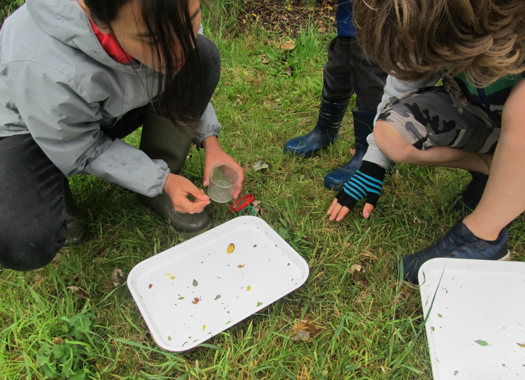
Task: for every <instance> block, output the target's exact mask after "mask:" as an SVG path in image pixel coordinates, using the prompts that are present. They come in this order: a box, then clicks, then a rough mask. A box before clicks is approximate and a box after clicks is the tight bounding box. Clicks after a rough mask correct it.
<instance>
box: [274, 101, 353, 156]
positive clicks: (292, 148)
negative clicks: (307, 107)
mask: <svg viewBox="0 0 525 380" xmlns="http://www.w3.org/2000/svg"><path fill="white" fill-rule="evenodd" d="M349 102H350V98H328V97H326V96H324V95H323V96H322V97H321V107H320V109H319V117H318V119H317V124H316V125H315V127H314V129H312V130H311V131H310V132H308V133H307V134H306V135H303V136H299V137H295V138H293V139H291V140H289V141H288V142H287V143H286V144H285V145H284V152H285V153H287V152H290V153H292V154H295V155H297V156H304V157H310V156H312V155H313V154H314V153H315V152H317V151H318V150H320V149H323V148H326V147H327V146H328V145H330V144H331V143H333V142H334V141H335V140H336V139H337V138H338V137H339V127H340V126H341V123H342V121H343V117H344V116H345V113H346V109H347V108H348V103H349Z"/></svg>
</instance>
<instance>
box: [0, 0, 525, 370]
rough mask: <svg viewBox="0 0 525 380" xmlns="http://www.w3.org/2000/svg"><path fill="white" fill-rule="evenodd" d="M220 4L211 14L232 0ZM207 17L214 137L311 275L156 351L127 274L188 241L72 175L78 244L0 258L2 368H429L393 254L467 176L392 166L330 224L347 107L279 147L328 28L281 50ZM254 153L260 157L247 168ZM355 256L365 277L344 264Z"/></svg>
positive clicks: (426, 233)
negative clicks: (307, 328)
mask: <svg viewBox="0 0 525 380" xmlns="http://www.w3.org/2000/svg"><path fill="white" fill-rule="evenodd" d="M221 4H223V5H224V7H223V10H222V12H224V11H226V10H229V9H232V7H231V6H230V5H231V4H235V3H234V2H231V3H227V2H224V3H221ZM235 9H237V12H239V11H240V10H239V9H238V8H235ZM219 11H220V9H219ZM215 20H216V19H215ZM206 24H207V25H210V24H211V25H212V26H207V28H206V32H207V34H208V35H210V36H211V37H212V39H213V40H214V41H216V43H217V45H218V47H219V49H220V51H221V53H222V62H223V72H222V78H221V82H220V84H219V87H218V89H217V91H216V93H215V95H214V99H213V102H214V105H215V108H216V110H217V113H218V116H219V120H220V121H221V123H222V125H223V132H222V135H221V143H222V146H223V148H224V149H225V150H226V151H227V152H229V153H230V154H232V155H233V156H234V157H235V158H236V159H237V160H238V162H239V163H240V164H241V165H242V166H243V167H244V169H245V174H246V180H245V185H244V190H243V194H245V193H248V192H251V193H253V194H255V196H256V199H257V200H258V201H260V202H261V207H262V215H261V217H262V218H263V219H264V220H265V221H266V222H267V223H268V224H270V225H271V226H272V227H273V228H274V229H275V230H276V231H277V232H278V233H279V234H280V235H281V236H282V237H283V238H284V239H285V240H287V241H288V242H289V243H290V244H291V245H292V246H293V247H294V248H295V249H296V250H297V251H298V252H299V253H300V254H301V255H302V256H303V257H304V258H305V260H306V261H307V262H308V264H309V267H310V276H309V279H308V280H307V282H306V283H305V284H304V285H303V286H302V287H301V288H299V289H298V290H297V291H295V292H293V293H292V294H290V295H288V296H286V297H284V298H283V299H281V300H279V301H277V302H275V303H274V304H273V305H271V306H270V307H268V308H266V309H264V310H262V311H261V312H258V313H257V314H256V315H254V316H252V317H250V318H248V319H246V320H244V321H242V322H241V323H239V324H237V325H235V326H233V327H232V328H230V329H228V330H227V331H225V332H223V333H220V334H219V335H217V336H215V337H213V338H212V339H210V340H209V341H207V342H206V343H205V344H202V345H201V346H199V347H197V348H195V349H193V350H191V351H188V352H185V353H171V352H167V351H164V350H162V349H160V348H159V347H158V346H157V345H156V344H155V343H154V341H153V340H152V338H151V336H150V335H149V333H148V329H147V326H146V325H145V323H144V321H143V319H142V317H141V315H140V313H139V311H138V309H137V307H136V305H135V303H134V301H133V300H132V298H131V296H130V293H129V291H128V289H127V287H126V284H125V276H126V275H127V273H129V271H130V270H131V268H133V266H135V265H136V264H138V263H139V262H140V261H142V260H144V259H146V258H148V257H151V256H152V255H154V254H156V253H158V252H161V251H163V250H165V249H167V248H169V247H171V246H173V245H175V244H178V243H180V242H182V241H184V240H186V239H188V236H186V235H183V234H180V233H178V232H176V231H175V230H173V229H172V228H170V227H169V226H167V225H166V224H165V223H164V222H163V221H162V220H160V219H159V218H158V217H157V216H156V215H154V214H152V213H151V212H149V211H148V210H146V209H144V208H143V207H141V206H140V205H139V203H138V202H137V200H136V198H135V195H134V194H133V193H131V192H129V191H127V190H125V189H123V188H120V187H118V186H115V185H112V184H109V183H107V182H104V181H102V180H99V179H96V178H92V177H77V178H73V179H72V180H71V183H72V188H73V193H74V194H75V198H76V200H77V202H78V204H79V206H80V207H81V209H82V210H84V212H85V214H86V218H87V220H88V221H89V227H90V239H89V240H88V241H86V242H85V243H83V244H81V245H79V246H74V247H65V248H63V249H62V250H61V251H60V253H59V254H58V256H57V258H56V259H55V260H54V261H53V263H51V264H50V265H48V266H46V267H45V268H42V269H39V270H36V271H32V272H28V273H18V272H14V271H10V270H2V269H0V294H2V299H1V300H0V377H1V378H6V379H18V378H31V379H47V378H69V379H83V378H85V379H127V378H136V379H176V378H180V379H230V378H231V379H252V378H254V379H339V378H345V379H427V378H431V369H430V359H429V356H428V351H427V346H426V344H427V343H426V339H425V334H424V327H423V315H422V310H421V305H420V300H419V293H418V291H417V290H416V289H414V288H412V287H410V286H407V285H406V284H404V283H400V282H399V281H398V280H397V277H396V272H395V270H394V262H395V261H396V260H397V259H398V258H399V257H402V256H404V255H406V254H409V253H412V252H414V251H416V250H418V249H421V248H423V247H425V246H427V245H428V244H429V243H430V242H432V241H434V240H435V239H436V238H438V237H439V236H441V235H442V234H443V233H444V232H445V231H446V230H447V229H448V228H449V227H450V226H451V225H452V224H453V223H454V221H455V220H456V219H458V218H460V217H461V215H458V214H456V213H454V212H452V211H451V209H450V206H449V205H450V201H451V199H452V196H453V194H455V193H457V192H458V191H459V190H460V189H461V188H462V186H463V185H464V184H465V183H466V182H468V176H467V174H466V172H463V171H457V170H451V169H441V168H424V167H413V166H407V165H397V166H395V167H394V169H393V170H392V172H391V173H390V175H389V176H388V177H387V179H386V181H385V186H384V193H383V196H382V197H381V198H380V201H379V204H378V207H377V209H376V210H375V212H374V215H373V217H372V218H371V219H370V220H363V219H362V218H361V217H360V209H359V207H357V208H356V209H355V210H353V211H352V212H351V213H350V214H349V215H348V216H347V217H346V218H345V220H344V221H343V222H342V223H340V224H333V223H330V222H328V221H327V219H326V217H325V211H326V209H327V207H328V205H329V204H330V203H331V201H332V199H333V197H334V193H333V192H331V191H328V190H326V189H325V188H324V187H323V184H322V179H323V176H324V175H325V174H326V173H328V172H329V171H330V170H332V169H334V168H336V167H337V166H338V165H341V164H342V163H344V162H345V160H347V159H348V157H349V153H348V151H349V148H350V146H351V145H352V140H353V137H352V128H351V125H352V121H351V116H350V113H349V114H348V116H347V118H346V119H345V121H344V124H343V128H342V133H341V139H340V140H339V141H338V142H337V143H336V144H334V145H333V146H332V147H330V148H329V149H328V150H326V151H324V152H322V153H321V154H319V155H318V156H316V157H313V158H311V159H305V160H303V159H298V158H294V157H291V156H287V155H284V154H283V153H282V147H283V144H284V143H285V142H286V141H287V139H289V138H291V137H293V136H296V135H298V134H302V133H304V132H307V131H309V130H310V129H311V127H312V125H313V124H314V123H315V120H316V117H317V110H318V103H319V94H320V91H321V87H322V65H323V63H324V60H325V58H326V46H327V44H328V41H329V40H330V38H331V37H332V36H331V35H330V34H329V33H327V32H323V33H319V32H318V31H316V30H310V29H308V30H304V31H303V32H302V33H300V34H299V35H298V37H297V38H294V42H295V48H294V49H293V50H289V51H287V50H283V48H282V46H283V44H284V43H285V42H287V41H288V39H289V36H283V35H276V34H272V33H269V32H265V31H263V30H262V29H261V28H259V27H257V26H254V27H253V28H247V29H244V30H240V29H239V28H238V25H237V24H236V22H235V18H230V19H226V20H224V21H222V23H219V22H214V23H210V22H209V21H208V20H207V19H206ZM139 138H140V136H139V134H138V133H135V134H133V135H131V136H129V137H128V138H127V141H128V142H130V143H132V144H135V145H136V144H138V141H139ZM202 158H203V152H202V151H197V150H195V149H194V150H192V151H191V156H190V157H189V158H188V160H187V163H186V166H185V168H184V173H185V175H186V176H188V178H190V179H191V180H192V181H194V182H195V183H196V184H198V185H200V184H201V183H202V180H201V174H202ZM261 159H263V160H265V162H266V163H267V164H268V165H269V167H270V168H269V169H268V170H267V171H264V172H262V171H254V170H253V169H252V165H253V164H254V163H255V162H257V161H258V160H261ZM210 211H211V212H212V213H213V215H214V224H215V225H219V224H221V223H224V222H226V221H228V220H230V219H231V218H233V217H234V215H233V214H232V213H231V212H229V210H228V209H227V206H226V205H218V204H213V205H211V206H210ZM521 222H522V219H521V217H520V219H519V220H518V221H517V222H515V223H514V224H513V225H512V227H511V238H510V239H511V240H510V242H509V244H510V248H511V250H512V252H513V259H514V260H520V261H524V260H525V254H524V252H525V249H524V247H523V243H524V241H523V237H524V236H525V234H524V232H525V231H524V227H523V223H521ZM353 264H359V265H361V266H362V268H363V274H361V275H359V276H356V275H355V274H352V273H350V272H351V271H350V269H351V266H352V265H353ZM119 270H120V271H122V273H123V275H124V277H121V276H119ZM307 318H309V320H310V321H311V322H312V323H314V325H315V326H316V327H317V328H318V329H319V335H318V336H317V337H315V338H313V339H311V340H310V341H296V340H293V339H292V336H293V332H294V328H293V326H294V323H295V322H296V321H297V320H298V319H300V320H304V319H307Z"/></svg>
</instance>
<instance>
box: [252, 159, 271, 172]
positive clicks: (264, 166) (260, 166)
mask: <svg viewBox="0 0 525 380" xmlns="http://www.w3.org/2000/svg"><path fill="white" fill-rule="evenodd" d="M252 167H253V170H254V171H256V172H257V171H259V170H264V169H268V168H269V166H268V164H267V163H266V162H264V160H259V161H257V162H256V163H255V164H253V166H252Z"/></svg>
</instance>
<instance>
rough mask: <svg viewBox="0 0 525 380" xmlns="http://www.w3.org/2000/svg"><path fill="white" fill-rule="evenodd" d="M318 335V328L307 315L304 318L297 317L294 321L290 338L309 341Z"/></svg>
mask: <svg viewBox="0 0 525 380" xmlns="http://www.w3.org/2000/svg"><path fill="white" fill-rule="evenodd" d="M318 336H319V328H318V327H317V326H316V325H314V323H313V322H312V321H310V318H309V317H306V319H299V320H297V321H295V323H294V325H293V328H292V337H291V339H292V340H295V341H304V342H310V340H311V339H315V338H317V337H318Z"/></svg>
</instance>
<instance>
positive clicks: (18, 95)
mask: <svg viewBox="0 0 525 380" xmlns="http://www.w3.org/2000/svg"><path fill="white" fill-rule="evenodd" d="M7 70H8V75H7V76H6V78H7V82H8V83H7V84H8V86H9V91H10V93H11V94H10V95H11V96H10V97H11V98H12V99H13V100H14V104H15V105H16V108H17V110H18V112H19V113H20V115H21V118H22V119H23V121H24V123H25V125H26V126H27V129H28V130H29V133H31V135H32V137H33V139H34V140H35V142H36V143H37V144H38V145H39V147H40V148H41V149H42V150H43V152H44V153H45V154H46V156H47V157H48V158H49V159H50V160H51V161H52V162H53V163H54V164H55V165H56V166H57V168H58V169H59V170H60V171H61V172H62V173H64V175H66V176H72V175H74V174H78V173H87V174H91V175H94V176H96V177H100V178H103V179H105V180H108V181H110V182H113V183H116V184H118V185H121V186H124V187H126V188H128V189H130V190H132V191H135V192H137V193H140V194H143V195H146V196H150V197H152V196H156V195H158V194H161V193H162V191H163V187H164V183H165V182H166V178H167V177H168V174H169V169H168V166H167V164H166V163H165V162H164V161H161V160H152V159H150V158H149V157H148V156H147V155H146V154H145V153H144V152H142V151H141V150H139V149H137V148H135V147H133V146H131V145H129V144H126V143H124V142H123V141H121V140H118V139H116V140H112V139H111V138H109V137H108V136H107V135H106V134H105V133H104V132H102V130H101V127H100V120H101V119H102V110H101V104H102V103H103V102H88V101H86V100H85V99H86V96H85V94H82V86H78V87H79V89H78V90H73V87H74V86H71V83H72V82H73V80H70V81H68V80H67V78H65V77H66V75H65V74H64V73H63V72H58V71H55V70H53V69H50V68H46V69H45V70H41V69H39V70H35V67H34V65H31V64H21V63H19V64H16V65H11V66H10V67H9V68H8V69H7ZM17 83H31V85H30V86H23V85H22V86H21V85H17ZM86 91H87V90H86Z"/></svg>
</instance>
